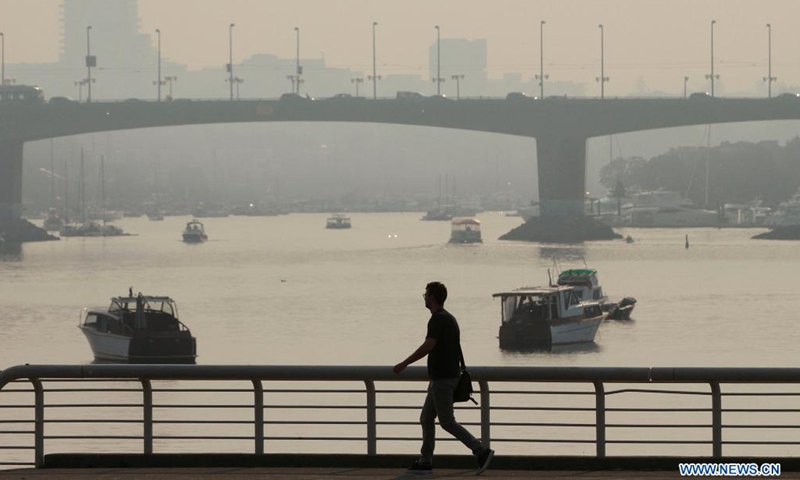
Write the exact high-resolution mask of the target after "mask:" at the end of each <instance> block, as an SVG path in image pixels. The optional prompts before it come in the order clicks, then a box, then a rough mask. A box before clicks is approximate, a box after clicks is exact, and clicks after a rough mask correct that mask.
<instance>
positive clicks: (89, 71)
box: [86, 25, 96, 103]
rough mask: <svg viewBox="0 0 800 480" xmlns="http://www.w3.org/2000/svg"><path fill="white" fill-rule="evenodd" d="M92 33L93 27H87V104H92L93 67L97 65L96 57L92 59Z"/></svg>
mask: <svg viewBox="0 0 800 480" xmlns="http://www.w3.org/2000/svg"><path fill="white" fill-rule="evenodd" d="M91 31H92V26H91V25H89V26H88V27H86V70H87V75H86V88H87V94H86V103H92V67H93V66H94V65H96V61H95V59H94V57H92V50H91V41H90V37H89V32H91Z"/></svg>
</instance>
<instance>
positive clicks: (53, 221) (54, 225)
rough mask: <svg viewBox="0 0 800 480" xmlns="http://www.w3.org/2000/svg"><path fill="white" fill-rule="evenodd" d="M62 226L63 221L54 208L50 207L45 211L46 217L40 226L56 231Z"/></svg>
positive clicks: (49, 230)
mask: <svg viewBox="0 0 800 480" xmlns="http://www.w3.org/2000/svg"><path fill="white" fill-rule="evenodd" d="M62 226H64V221H63V220H61V218H60V217H59V216H58V212H56V209H55V208H51V209H50V210H48V212H47V218H45V219H44V223H43V224H42V228H44V229H45V230H46V231H48V232H58V231H59V230H61V227H62Z"/></svg>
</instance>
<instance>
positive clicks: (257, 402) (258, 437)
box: [253, 379, 264, 455]
mask: <svg viewBox="0 0 800 480" xmlns="http://www.w3.org/2000/svg"><path fill="white" fill-rule="evenodd" d="M253 408H254V410H253V422H254V425H253V426H254V427H255V432H254V433H255V442H256V444H255V452H256V455H264V387H263V385H261V380H255V379H254V380H253Z"/></svg>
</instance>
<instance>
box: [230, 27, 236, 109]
mask: <svg viewBox="0 0 800 480" xmlns="http://www.w3.org/2000/svg"><path fill="white" fill-rule="evenodd" d="M235 26H236V24H234V23H231V24H230V26H228V83H230V87H231V101H233V27H235Z"/></svg>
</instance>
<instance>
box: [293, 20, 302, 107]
mask: <svg viewBox="0 0 800 480" xmlns="http://www.w3.org/2000/svg"><path fill="white" fill-rule="evenodd" d="M294 32H295V36H296V43H297V49H296V50H297V54H296V56H295V63H294V65H295V75H297V83H296V85H297V92H296V93H297V94H298V95H300V75H302V74H303V69H302V67H300V27H294Z"/></svg>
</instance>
